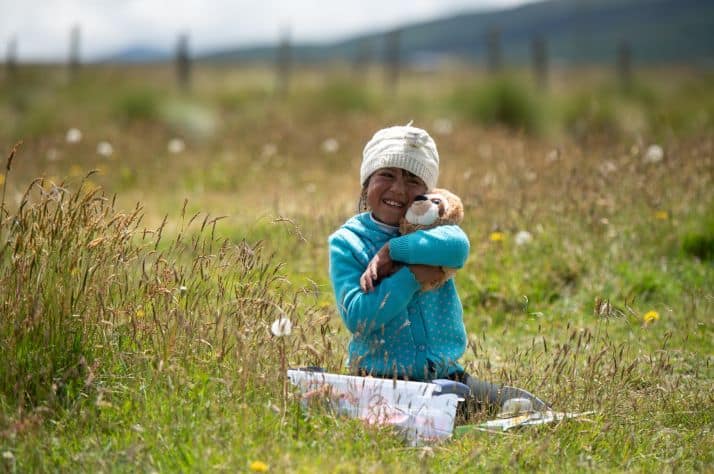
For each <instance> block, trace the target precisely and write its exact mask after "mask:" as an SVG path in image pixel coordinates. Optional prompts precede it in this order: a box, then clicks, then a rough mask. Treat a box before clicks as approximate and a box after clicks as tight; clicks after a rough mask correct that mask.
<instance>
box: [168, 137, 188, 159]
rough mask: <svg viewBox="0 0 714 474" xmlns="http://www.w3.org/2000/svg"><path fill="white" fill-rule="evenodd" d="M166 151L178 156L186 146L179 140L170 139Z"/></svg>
mask: <svg viewBox="0 0 714 474" xmlns="http://www.w3.org/2000/svg"><path fill="white" fill-rule="evenodd" d="M166 149H167V150H168V151H169V153H171V154H172V155H178V154H179V153H181V152H183V151H184V150H185V149H186V144H185V143H184V142H183V140H181V139H180V138H172V139H171V140H169V143H168V145H167V146H166Z"/></svg>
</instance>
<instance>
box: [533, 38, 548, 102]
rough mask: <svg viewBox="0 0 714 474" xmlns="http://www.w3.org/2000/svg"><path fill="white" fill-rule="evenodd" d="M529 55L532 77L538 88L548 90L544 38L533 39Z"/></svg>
mask: <svg viewBox="0 0 714 474" xmlns="http://www.w3.org/2000/svg"><path fill="white" fill-rule="evenodd" d="M531 53H532V55H533V76H534V77H535V82H536V85H537V86H538V88H540V89H543V90H545V89H547V88H548V50H547V49H546V44H545V38H543V36H542V35H536V36H535V37H534V38H533V42H532V46H531Z"/></svg>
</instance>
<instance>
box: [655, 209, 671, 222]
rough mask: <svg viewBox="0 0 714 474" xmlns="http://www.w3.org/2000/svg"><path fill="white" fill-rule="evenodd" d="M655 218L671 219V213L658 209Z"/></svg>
mask: <svg viewBox="0 0 714 474" xmlns="http://www.w3.org/2000/svg"><path fill="white" fill-rule="evenodd" d="M655 219H657V220H658V221H666V220H667V219H669V213H668V212H667V211H657V212H655Z"/></svg>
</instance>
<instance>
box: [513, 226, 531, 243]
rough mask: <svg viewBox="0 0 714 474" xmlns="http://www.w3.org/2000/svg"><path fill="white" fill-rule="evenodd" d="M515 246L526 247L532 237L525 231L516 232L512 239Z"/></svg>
mask: <svg viewBox="0 0 714 474" xmlns="http://www.w3.org/2000/svg"><path fill="white" fill-rule="evenodd" d="M513 241H514V242H515V243H516V245H526V244H529V243H531V242H532V241H533V235H532V234H531V233H530V232H528V231H527V230H521V231H518V233H517V234H516V236H515V237H514V238H513Z"/></svg>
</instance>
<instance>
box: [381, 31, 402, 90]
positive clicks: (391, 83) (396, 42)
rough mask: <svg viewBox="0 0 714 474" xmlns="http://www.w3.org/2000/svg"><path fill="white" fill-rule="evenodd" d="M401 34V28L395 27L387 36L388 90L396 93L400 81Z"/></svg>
mask: <svg viewBox="0 0 714 474" xmlns="http://www.w3.org/2000/svg"><path fill="white" fill-rule="evenodd" d="M400 36H401V30H400V29H395V30H392V31H390V32H388V33H387V35H386V37H385V58H384V60H385V61H384V62H385V68H386V79H387V90H388V91H389V92H391V93H395V92H396V90H397V85H398V83H399V68H400V62H401V58H400V47H401V46H400Z"/></svg>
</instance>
